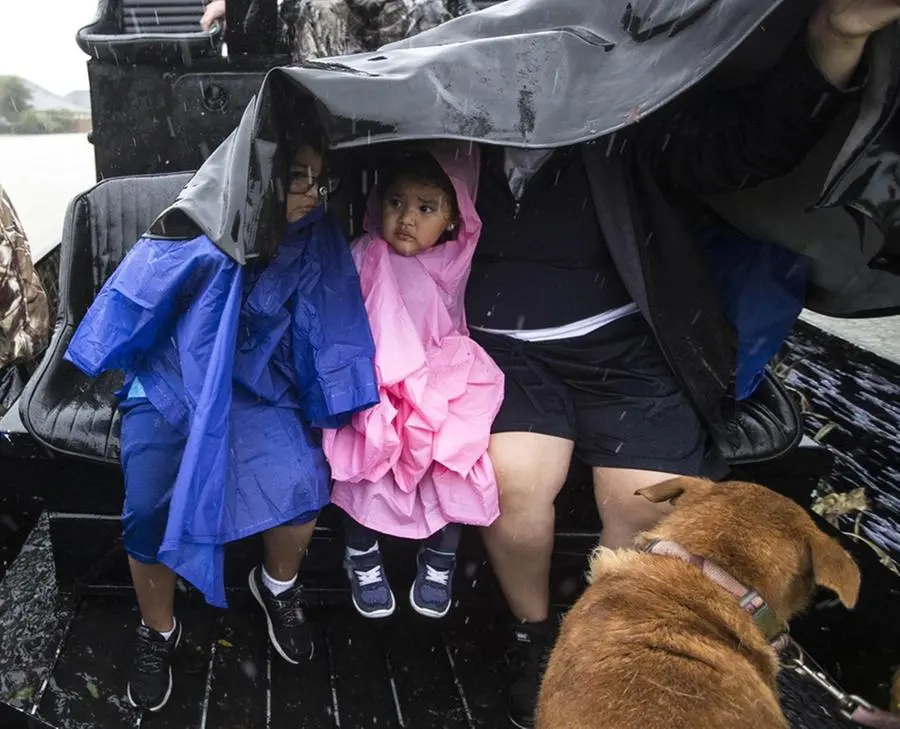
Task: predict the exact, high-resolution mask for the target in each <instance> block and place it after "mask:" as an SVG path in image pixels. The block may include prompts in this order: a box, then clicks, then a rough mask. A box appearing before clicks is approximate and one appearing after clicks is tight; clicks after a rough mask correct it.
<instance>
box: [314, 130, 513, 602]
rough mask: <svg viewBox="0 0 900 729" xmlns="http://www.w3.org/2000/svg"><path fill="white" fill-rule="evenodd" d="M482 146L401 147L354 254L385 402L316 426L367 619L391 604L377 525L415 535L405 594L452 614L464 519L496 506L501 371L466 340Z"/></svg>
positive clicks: (481, 517) (480, 522) (475, 520)
mask: <svg viewBox="0 0 900 729" xmlns="http://www.w3.org/2000/svg"><path fill="white" fill-rule="evenodd" d="M478 170H479V164H478V148H477V147H476V146H475V145H456V144H453V145H446V146H442V147H440V148H438V147H434V148H433V149H432V150H431V151H430V152H426V151H418V152H410V153H408V154H405V155H403V156H401V157H400V158H399V159H398V161H397V162H396V163H395V164H394V165H393V166H392V167H391V169H390V170H388V171H387V172H386V174H383V175H382V178H381V183H380V185H379V186H378V187H377V188H376V189H375V190H374V191H373V193H372V195H371V197H370V200H369V207H368V215H367V219H366V231H367V232H366V233H365V235H363V236H362V237H361V238H359V239H358V240H357V241H355V242H354V243H353V259H354V261H355V262H356V267H357V269H358V270H359V279H360V284H361V286H362V292H363V296H364V298H365V305H366V311H367V312H368V314H369V321H370V324H371V326H372V334H373V335H374V338H375V367H376V371H377V373H378V378H379V386H380V394H381V401H380V402H379V404H378V405H376V406H375V407H373V408H371V409H370V410H366V411H365V412H361V413H358V414H357V415H355V416H354V417H353V420H352V421H351V423H350V424H348V425H346V426H345V427H343V428H341V429H339V430H336V431H335V430H331V431H325V433H324V448H325V454H326V456H327V457H328V460H329V461H330V463H331V469H332V475H333V477H334V480H335V484H334V491H333V493H332V501H333V502H334V503H335V504H337V505H338V506H339V507H340V508H341V509H343V511H344V512H345V515H346V518H345V532H346V539H347V549H346V555H345V567H346V570H347V575H348V577H349V579H350V585H351V589H352V594H353V604H354V605H355V607H356V609H357V610H358V611H359V612H360V614H362V615H363V616H365V617H368V618H381V617H386V616H388V615H390V614H391V613H393V612H394V609H395V608H396V601H395V599H394V594H393V592H392V591H391V587H390V585H389V584H388V581H387V577H386V575H385V572H384V564H383V562H382V558H381V552H380V550H379V545H378V535H379V533H381V534H390V535H393V536H397V537H404V538H408V539H420V540H424V542H423V544H422V546H421V548H420V550H419V555H418V569H417V571H416V578H415V581H414V582H413V585H412V587H411V589H410V595H409V597H410V603H411V605H412V607H413V608H414V609H415V610H416V611H417V612H419V613H421V614H422V615H426V616H428V617H434V618H439V617H443V616H444V615H446V614H447V613H448V612H449V610H450V603H451V585H452V580H453V574H454V568H455V565H456V549H457V546H458V544H459V536H460V530H461V526H460V525H461V524H472V525H477V526H486V525H488V524H490V523H491V522H493V521H494V519H496V518H497V516H498V514H499V505H498V495H497V482H496V479H495V478H494V471H493V468H492V467H491V462H490V460H489V459H488V456H487V447H488V440H489V438H490V429H491V423H492V422H493V419H494V416H495V415H496V414H497V411H498V410H499V408H500V404H501V402H502V399H503V374H502V373H501V372H500V369H499V368H498V367H497V365H496V364H494V362H493V360H492V359H491V358H490V357H489V356H488V355H487V353H486V352H485V351H484V350H483V349H482V348H481V347H480V346H479V345H478V344H476V343H475V342H474V341H473V340H472V339H470V338H469V336H468V329H467V327H466V321H465V315H464V312H463V298H464V293H465V288H466V281H467V279H468V276H469V269H470V265H471V262H472V256H473V255H474V253H475V245H476V244H477V242H478V235H479V233H480V231H481V220H480V219H479V217H478V214H477V213H476V212H475V193H476V190H477V187H478Z"/></svg>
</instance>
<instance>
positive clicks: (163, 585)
mask: <svg viewBox="0 0 900 729" xmlns="http://www.w3.org/2000/svg"><path fill="white" fill-rule="evenodd" d="M128 566H129V567H130V568H131V581H132V582H133V583H134V591H135V592H136V593H137V601H138V607H139V608H140V611H141V618H142V619H143V621H144V624H145V625H147V626H149V627H151V628H153V630H155V631H157V632H158V633H166V632H168V631H170V630H172V628H173V627H175V573H174V572H172V570H170V569H169V568H168V567H166V566H165V565H164V564H145V563H143V562H138V561H137V560H136V559H133V558H131V557H129V558H128Z"/></svg>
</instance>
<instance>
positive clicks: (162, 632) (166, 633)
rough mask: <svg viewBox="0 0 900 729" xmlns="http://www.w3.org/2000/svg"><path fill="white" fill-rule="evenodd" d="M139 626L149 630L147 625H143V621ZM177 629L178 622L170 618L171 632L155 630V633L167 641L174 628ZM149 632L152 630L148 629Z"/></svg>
mask: <svg viewBox="0 0 900 729" xmlns="http://www.w3.org/2000/svg"><path fill="white" fill-rule="evenodd" d="M141 625H143V626H144V627H145V628H150V626H149V625H147V623H145V622H144V621H143V620H141ZM177 627H178V621H177V620H175V618H172V629H171V630H166V631H162V630H157V631H156V632H157V633H159V634H160V635H161V636H162V637H163V638H165V639H166V640H168V639H169V638H171V637H172V633H174V632H175V628H177ZM150 630H154V629H153V628H150Z"/></svg>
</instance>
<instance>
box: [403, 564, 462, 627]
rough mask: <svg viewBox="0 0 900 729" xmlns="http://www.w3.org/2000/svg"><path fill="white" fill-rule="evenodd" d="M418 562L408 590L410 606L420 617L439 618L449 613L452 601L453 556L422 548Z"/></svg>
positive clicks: (454, 565) (454, 566) (454, 567)
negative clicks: (414, 577)
mask: <svg viewBox="0 0 900 729" xmlns="http://www.w3.org/2000/svg"><path fill="white" fill-rule="evenodd" d="M418 562H419V566H418V569H417V570H416V579H415V581H414V582H413V584H412V588H410V591H409V604H410V605H412V608H413V610H415V611H416V612H417V613H419V615H424V616H425V617H427V618H442V617H444V616H445V615H446V614H447V613H449V612H450V602H451V601H452V599H453V572H454V571H455V570H456V555H455V554H449V553H447V552H436V551H435V550H433V549H428V547H423V548H422V549H420V550H419V557H418Z"/></svg>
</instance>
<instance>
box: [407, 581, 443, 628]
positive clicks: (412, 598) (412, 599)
mask: <svg viewBox="0 0 900 729" xmlns="http://www.w3.org/2000/svg"><path fill="white" fill-rule="evenodd" d="M409 604H410V606H411V607H412V609H413V610H415V611H416V612H417V613H419V615H423V616H425V617H426V618H435V619H437V618H445V617H447V614H448V613H449V612H450V608H451V606H452V605H453V600H450V602H449V603H448V604H447V607H446V609H445V610H444V611H443V612H440V613H439V612H437V611H436V610H430V609H429V608H426V607H422V606H421V605H419V604H418V603H417V602H416V583H415V582H413V584H412V587H410V588H409Z"/></svg>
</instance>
